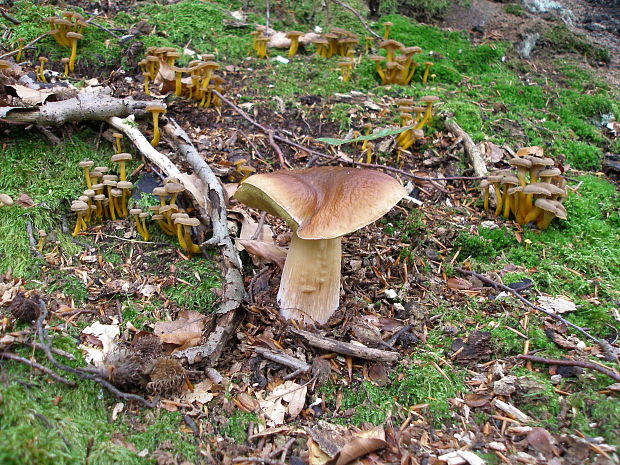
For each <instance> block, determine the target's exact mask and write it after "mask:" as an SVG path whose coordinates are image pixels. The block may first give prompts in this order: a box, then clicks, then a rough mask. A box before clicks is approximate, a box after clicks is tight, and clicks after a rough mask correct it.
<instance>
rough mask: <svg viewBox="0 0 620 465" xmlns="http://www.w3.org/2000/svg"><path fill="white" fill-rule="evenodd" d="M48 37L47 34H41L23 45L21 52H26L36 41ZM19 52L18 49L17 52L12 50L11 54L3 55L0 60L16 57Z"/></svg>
mask: <svg viewBox="0 0 620 465" xmlns="http://www.w3.org/2000/svg"><path fill="white" fill-rule="evenodd" d="M48 35H49V32H45V33H43V34H41V35H40V36H39V37H37V38H35V39H33V40H31V41H30V42H28V43H27V44H26V45H24V47H23V48H22V50H26V49H28V48H29V47H32V46H33V45H34V44H36V43H37V42H38V41H40V40H41V39H43V38H44V37H47V36H48ZM18 52H19V49H17V50H13V51H12V52H8V53H5V54H4V55H0V60H2V59H4V58H8V57H12V56H13V55H17V53H18Z"/></svg>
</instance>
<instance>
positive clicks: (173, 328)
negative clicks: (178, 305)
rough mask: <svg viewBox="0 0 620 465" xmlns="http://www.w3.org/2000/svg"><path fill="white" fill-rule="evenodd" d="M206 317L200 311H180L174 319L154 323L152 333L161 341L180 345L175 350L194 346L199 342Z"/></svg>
mask: <svg viewBox="0 0 620 465" xmlns="http://www.w3.org/2000/svg"><path fill="white" fill-rule="evenodd" d="M207 318H208V316H207V315H203V314H202V313H198V312H194V311H191V310H189V311H182V312H179V315H178V318H177V319H176V320H175V321H158V322H157V323H155V327H154V328H153V333H154V334H155V335H156V336H158V337H159V338H160V339H161V341H162V342H165V343H168V344H174V345H177V346H180V347H178V348H177V349H176V350H183V349H186V348H188V347H194V346H197V345H198V344H199V343H200V339H201V337H202V331H203V330H204V327H205V321H206V319H207Z"/></svg>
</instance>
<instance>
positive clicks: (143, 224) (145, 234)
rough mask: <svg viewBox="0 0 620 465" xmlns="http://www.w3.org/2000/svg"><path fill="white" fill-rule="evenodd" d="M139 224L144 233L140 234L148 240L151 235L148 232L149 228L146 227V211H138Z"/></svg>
mask: <svg viewBox="0 0 620 465" xmlns="http://www.w3.org/2000/svg"><path fill="white" fill-rule="evenodd" d="M139 216H140V224H141V225H142V231H144V235H143V236H142V237H143V238H144V240H145V241H148V240H149V238H150V237H151V236H150V234H149V230H148V228H147V227H146V217H147V216H148V215H147V214H146V213H140V215H139Z"/></svg>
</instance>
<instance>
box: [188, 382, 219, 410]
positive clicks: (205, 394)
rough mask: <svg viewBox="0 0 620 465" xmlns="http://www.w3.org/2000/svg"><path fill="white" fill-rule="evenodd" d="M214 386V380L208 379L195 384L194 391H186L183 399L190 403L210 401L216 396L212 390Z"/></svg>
mask: <svg viewBox="0 0 620 465" xmlns="http://www.w3.org/2000/svg"><path fill="white" fill-rule="evenodd" d="M212 388H213V382H212V381H211V380H209V379H206V380H204V381H201V382H200V383H198V384H194V391H193V392H186V393H185V395H184V396H183V399H184V401H185V402H187V403H188V404H191V403H192V402H198V403H199V404H206V403H209V402H210V401H211V400H212V399H213V397H215V396H214V395H213V392H211V389H212Z"/></svg>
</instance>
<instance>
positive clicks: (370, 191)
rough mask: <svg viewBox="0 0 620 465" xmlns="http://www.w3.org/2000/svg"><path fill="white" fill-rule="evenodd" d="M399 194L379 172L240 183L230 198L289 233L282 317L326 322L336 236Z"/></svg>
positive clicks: (333, 294)
mask: <svg viewBox="0 0 620 465" xmlns="http://www.w3.org/2000/svg"><path fill="white" fill-rule="evenodd" d="M405 195H406V192H405V189H404V188H403V187H402V186H401V185H400V183H399V182H398V181H396V180H395V179H394V178H392V177H390V176H388V175H386V174H384V173H380V172H377V171H372V170H364V169H354V168H342V167H318V168H308V169H302V170H283V171H276V172H274V173H269V174H257V175H254V176H250V177H249V178H248V179H246V180H245V181H244V182H243V183H241V185H240V187H239V189H238V190H237V192H236V193H235V195H234V197H235V199H237V200H238V201H240V202H242V203H244V204H246V205H248V206H250V207H254V208H259V209H261V210H264V211H266V212H267V213H271V214H272V215H275V216H278V217H280V218H282V219H283V220H284V221H286V222H287V223H288V225H289V226H290V227H291V228H292V229H293V237H292V240H291V246H290V248H289V251H288V255H287V257H286V262H285V265H284V270H283V272H282V279H281V281H280V289H279V291H278V303H279V306H280V311H281V313H282V315H283V316H284V317H285V318H299V317H301V316H305V317H306V318H311V319H312V320H314V321H316V322H318V323H326V322H327V320H328V319H329V317H330V316H331V315H332V314H333V313H334V312H335V311H336V309H337V308H338V304H339V294H340V256H341V238H342V236H343V235H345V234H349V233H351V232H353V231H356V230H358V229H360V228H363V227H364V226H366V225H368V224H370V223H372V222H373V221H375V220H377V219H379V218H381V217H382V216H383V215H384V214H385V213H387V212H388V211H389V210H390V209H391V208H392V207H393V206H394V205H395V204H396V203H397V202H398V201H399V200H400V199H402V198H403V197H404V196H405Z"/></svg>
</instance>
